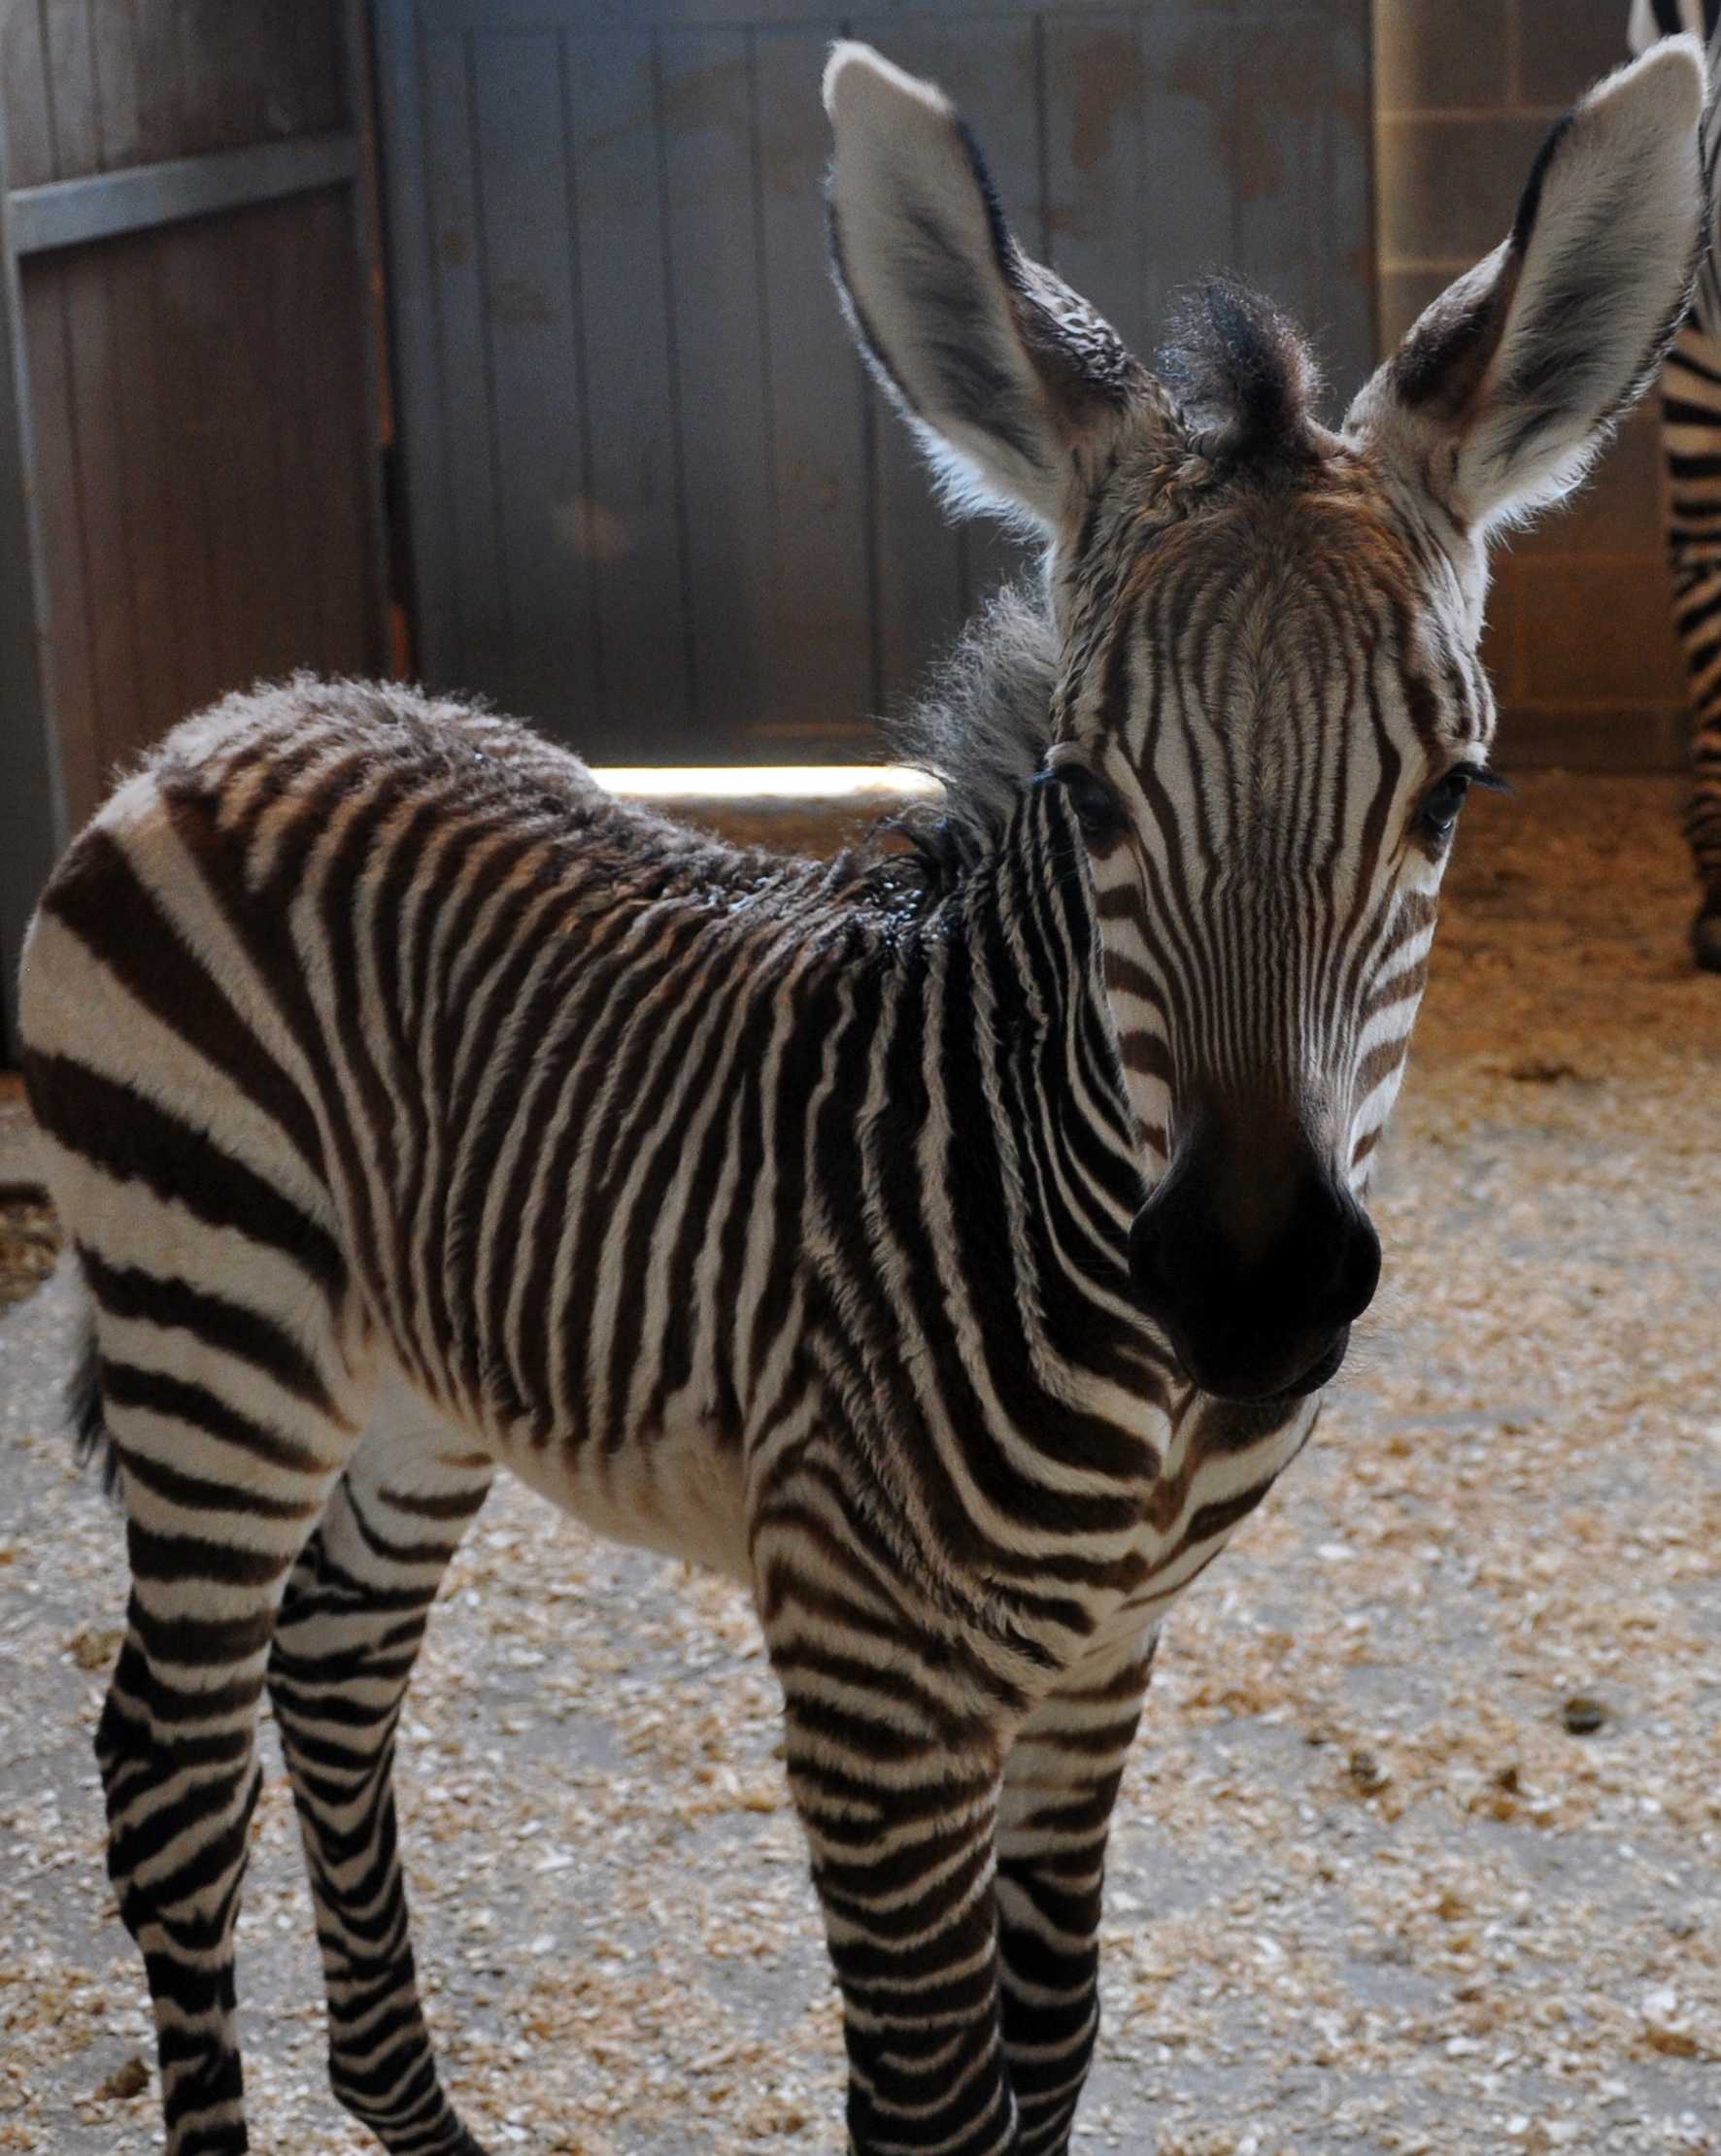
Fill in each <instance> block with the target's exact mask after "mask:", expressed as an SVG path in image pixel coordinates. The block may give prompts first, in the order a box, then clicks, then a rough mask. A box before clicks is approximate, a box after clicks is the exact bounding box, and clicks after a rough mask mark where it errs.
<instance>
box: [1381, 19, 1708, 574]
mask: <svg viewBox="0 0 1721 2156" xmlns="http://www.w3.org/2000/svg"><path fill="white" fill-rule="evenodd" d="M1703 103H1704V59H1703V48H1702V47H1701V45H1700V44H1699V43H1698V41H1697V39H1696V38H1692V37H1679V38H1669V39H1667V40H1665V41H1664V42H1663V43H1661V44H1660V45H1657V46H1655V47H1654V48H1653V49H1652V50H1651V51H1649V52H1647V53H1646V54H1645V55H1644V56H1643V58H1641V59H1640V60H1637V61H1636V62H1634V63H1633V64H1632V65H1631V66H1629V67H1624V68H1621V69H1620V70H1619V71H1618V72H1617V73H1616V74H1613V75H1611V76H1609V77H1608V78H1607V80H1606V81H1605V82H1603V83H1602V84H1599V85H1598V86H1597V87H1596V88H1595V89H1593V90H1592V91H1591V92H1590V93H1589V95H1588V96H1587V97H1585V98H1583V99H1582V100H1581V101H1580V102H1579V103H1578V104H1577V105H1576V106H1574V107H1573V108H1572V110H1571V111H1570V112H1569V113H1568V114H1567V116H1566V118H1564V119H1562V120H1561V121H1560V122H1559V124H1558V125H1557V126H1556V127H1555V129H1554V131H1553V133H1552V134H1551V135H1550V136H1549V137H1548V139H1547V141H1546V143H1545V144H1544V145H1543V147H1542V150H1541V153H1540V155H1539V156H1538V157H1537V158H1536V161H1535V168H1534V169H1533V171H1532V172H1531V175H1530V182H1529V185H1527V186H1526V188H1525V190H1524V196H1523V200H1522V201H1521V202H1520V203H1519V205H1518V214H1517V218H1516V219H1515V220H1514V222H1513V225H1512V229H1511V232H1510V234H1509V235H1508V237H1507V238H1506V239H1505V240H1503V241H1502V244H1501V245H1500V246H1499V247H1498V248H1497V249H1496V250H1495V252H1494V253H1492V254H1490V255H1489V256H1488V258H1487V259H1486V260H1485V261H1483V262H1479V263H1478V264H1477V265H1476V267H1475V268H1474V269H1473V270H1470V271H1469V272H1468V274H1467V275H1466V276H1464V277H1461V278H1460V279H1459V280H1458V282H1457V283H1456V284H1455V285H1453V286H1450V288H1449V289H1448V290H1447V291H1446V292H1445V293H1444V294H1443V295H1442V296H1441V297H1440V298H1439V299H1437V300H1435V301H1434V305H1433V306H1432V307H1430V308H1429V309H1428V311H1427V313H1426V314H1424V315H1423V316H1422V318H1421V320H1419V321H1417V322H1416V323H1415V325H1414V326H1413V327H1412V329H1411V330H1410V332H1409V334H1408V335H1407V336H1406V338H1405V339H1404V342H1403V344H1402V345H1401V346H1400V349H1399V351H1398V353H1397V354H1396V355H1395V356H1394V357H1393V358H1391V359H1389V360H1388V361H1387V363H1386V364H1385V365H1384V366H1383V367H1382V368H1381V369H1380V370H1379V372H1378V373H1377V374H1376V375H1375V376H1374V378H1373V380H1372V381H1371V382H1369V384H1368V385H1367V387H1366V388H1365V389H1364V390H1363V392H1362V393H1361V395H1360V396H1359V397H1358V398H1357V400H1356V402H1355V403H1354V404H1353V405H1352V407H1351V409H1350V413H1349V415H1348V417H1347V419H1346V421H1345V432H1346V434H1347V435H1348V436H1349V437H1351V438H1352V439H1353V440H1357V441H1360V442H1363V443H1367V444H1368V445H1369V446H1371V447H1376V448H1380V449H1383V450H1384V451H1385V452H1386V453H1387V455H1389V456H1390V457H1391V458H1392V460H1393V461H1394V462H1395V463H1397V464H1398V465H1399V467H1400V471H1403V472H1406V473H1407V474H1408V475H1413V476H1414V479H1415V480H1416V482H1417V483H1418V484H1419V485H1420V486H1421V487H1422V488H1425V489H1426V490H1427V491H1428V492H1430V493H1432V494H1433V495H1434V497H1435V499H1436V500H1438V501H1439V502H1441V503H1442V505H1443V506H1444V507H1445V508H1446V509H1448V510H1449V511H1450V512H1451V513H1452V514H1453V515H1454V516H1455V517H1456V518H1457V519H1458V521H1459V522H1461V523H1463V524H1465V525H1467V526H1468V527H1469V528H1470V529H1472V530H1474V531H1476V532H1477V533H1478V534H1480V533H1482V532H1484V531H1485V530H1486V529H1487V527H1488V526H1489V525H1491V524H1500V523H1504V522H1510V521H1512V520H1514V519H1517V518H1522V517H1526V516H1528V515H1530V514H1531V513H1532V512H1533V511H1535V510H1536V509H1538V508H1541V507H1542V506H1543V505H1545V504H1546V503H1549V502H1552V501H1557V500H1558V499H1559V497H1560V496H1561V495H1562V494H1564V493H1566V492H1568V491H1569V489H1570V488H1572V487H1574V486H1575V485H1576V484H1577V482H1578V481H1579V480H1580V479H1581V478H1582V477H1583V475H1584V472H1585V470H1586V469H1587V468H1588V465H1589V462H1590V459H1591V458H1592V457H1593V456H1594V455H1595V454H1596V452H1597V451H1598V450H1599V449H1600V448H1601V447H1602V446H1603V443H1604V442H1605V441H1606V439H1607V436H1608V433H1609V431H1610V429H1611V426H1612V423H1613V421H1615V420H1616V419H1617V418H1618V417H1619V415H1620V414H1621V413H1622V412H1623V411H1624V410H1625V409H1626V408H1627V407H1628V406H1629V405H1630V404H1631V403H1632V402H1633V400H1634V399H1635V398H1636V397H1637V395H1638V394H1639V393H1640V392H1641V391H1642V390H1643V389H1644V388H1645V387H1647V385H1648V384H1649V382H1650V381H1651V379H1652V378H1653V376H1654V373H1655V370H1656V368H1657V366H1659V364H1660V363H1661V359H1662V355H1663V354H1664V353H1665V352H1666V350H1667V348H1668V345H1669V343H1670V340H1671V338H1672V335H1673V332H1674V330H1675V329H1676V328H1677V327H1678V324H1679V320H1680V318H1681V317H1682V316H1683V314H1684V312H1685V309H1686V307H1687V306H1688V305H1689V303H1690V297H1691V288H1692V280H1693V277H1694V275H1695V271H1696V266H1697V261H1698V256H1699V251H1700V247H1701V244H1702V241H1703V238H1704V231H1705V229H1706V215H1705V211H1706V203H1705V199H1704V179H1703V170H1702V157H1701V145H1700V142H1699V133H1698V128H1699V121H1700V118H1701V117H1702V112H1703Z"/></svg>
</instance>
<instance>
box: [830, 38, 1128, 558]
mask: <svg viewBox="0 0 1721 2156" xmlns="http://www.w3.org/2000/svg"><path fill="white" fill-rule="evenodd" d="M825 109H826V111H827V113H828V114H829V115H830V120H831V126H832V128H833V129H834V131H835V136H836V157H835V161H834V163H833V164H832V166H831V173H830V183H829V197H828V199H829V208H830V248H831V255H832V259H833V262H834V266H835V270H836V279H837V286H838V289H839V291H840V292H841V294H842V299H843V304H844V308H845V310H846V312H847V314H848V317H849V321H850V324H851V326H852V327H853V329H854V332H855V336H856V339H857V341H858V342H859V344H860V346H861V351H862V353H863V354H865V356H866V358H867V360H868V361H869V362H870V364H871V366H872V370H873V372H874V373H875V374H876V375H877V377H878V379H879V381H880V382H881V383H882V384H883V386H884V387H885V388H886V389H887V390H888V391H889V392H890V394H891V395H892V397H893V398H894V400H895V402H896V403H897V404H898V405H899V406H900V407H901V410H902V412H903V414H904V415H905V417H906V418H907V420H908V421H909V423H910V425H911V426H912V427H913V428H914V431H915V433H916V434H917V435H918V436H919V437H920V440H921V443H922V446H923V447H924V448H925V449H926V451H927V453H928V456H929V457H930V458H931V460H932V463H933V465H934V467H935V468H936V469H937V470H938V472H939V474H940V476H941V477H942V478H943V480H944V482H945V484H946V485H947V487H948V488H949V489H950V492H951V494H952V496H953V497H954V498H955V500H956V501H957V502H958V503H959V504H960V505H962V506H963V507H983V508H990V509H993V510H995V511H998V512H1000V513H1002V514H1003V515H1005V516H1007V517H1014V518H1018V519H1023V520H1026V521H1028V522H1031V523H1035V524H1038V525H1039V526H1041V527H1042V528H1044V529H1046V530H1055V529H1056V528H1057V527H1058V525H1059V524H1060V523H1061V522H1062V521H1063V516H1064V514H1065V513H1066V509H1067V504H1068V499H1069V475H1070V455H1071V453H1072V451H1074V450H1076V449H1077V448H1078V447H1079V445H1080V443H1081V442H1082V440H1083V439H1084V438H1085V437H1086V436H1088V435H1089V434H1090V433H1092V432H1093V431H1094V430H1095V429H1096V428H1097V426H1099V425H1101V424H1103V421H1104V420H1105V419H1106V417H1107V416H1108V415H1116V414H1119V413H1121V412H1123V411H1124V410H1125V409H1127V407H1128V404H1129V399H1130V387H1131V384H1132V383H1133V382H1134V381H1135V380H1137V379H1138V378H1139V377H1140V375H1141V370H1140V368H1139V367H1138V366H1137V364H1136V362H1135V361H1134V360H1132V359H1131V358H1130V356H1129V354H1127V353H1126V352H1125V350H1124V348H1123V346H1122V345H1121V344H1120V343H1119V341H1118V338H1117V336H1116V334H1115V332H1114V331H1113V330H1112V329H1111V328H1110V327H1109V326H1108V324H1106V323H1105V322H1103V321H1101V320H1100V319H1099V317H1098V316H1097V315H1096V314H1095V313H1094V311H1093V310H1092V309H1091V308H1090V307H1089V306H1088V305H1087V304H1086V302H1085V301H1083V300H1081V299H1078V298H1077V296H1076V295H1075V293H1074V292H1072V291H1071V290H1070V289H1069V287H1068V286H1066V285H1064V284H1063V283H1062V282H1061V281H1060V280H1059V279H1058V278H1056V277H1054V276H1053V275H1052V273H1051V272H1050V271H1049V270H1044V269H1041V268H1040V267H1039V266H1038V264H1037V263H1034V262H1030V261H1029V259H1028V257H1027V256H1026V255H1025V254H1024V253H1022V251H1021V249H1020V248H1019V247H1018V246H1017V245H1016V242H1015V241H1014V239H1012V237H1011V236H1010V233H1009V230H1008V228H1007V227H1006V225H1005V223H1004V219H1003V214H1002V212H1001V211H1000V210H999V208H998V203H997V197H996V195H995V193H994V191H993V185H992V181H991V179H990V177H989V176H988V174H987V170H986V167H985V165H984V163H983V162H982V161H981V156H980V152H979V149H978V147H977V146H976V144H975V142H974V139H973V137H972V136H971V135H970V134H969V132H968V130H967V128H966V127H965V126H964V125H963V123H962V118H961V117H960V116H959V115H958V113H957V112H956V110H955V108H954V107H953V106H952V104H951V103H950V100H949V99H948V98H947V97H946V96H945V95H944V93H943V92H942V91H941V90H939V89H938V88H936V87H935V86H934V85H933V84H930V83H924V82H921V81H920V80H919V79H918V78H917V77H915V76H912V75H905V74H904V73H903V72H902V70H901V69H900V68H898V67H893V66H892V64H891V62H890V61H889V60H887V59H885V58H883V57H882V56H881V55H880V54H879V53H877V52H875V51H873V50H872V48H871V47H870V46H866V45H857V44H853V43H850V42H848V41H846V40H845V41H844V42H842V43H840V44H838V45H837V46H835V47H834V48H833V50H832V51H831V55H830V61H829V64H828V66H827V68H826V71H825Z"/></svg>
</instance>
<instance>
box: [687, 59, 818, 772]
mask: <svg viewBox="0 0 1721 2156" xmlns="http://www.w3.org/2000/svg"><path fill="white" fill-rule="evenodd" d="M750 45H751V40H750V38H749V36H748V34H747V32H746V31H744V30H713V31H697V30H688V31H675V32H670V33H666V34H665V35H664V36H663V38H662V39H661V41H660V43H659V48H658V96H659V100H660V110H661V122H660V124H661V134H660V138H659V139H660V142H661V145H662V180H663V255H664V264H665V270H666V274H667V279H668V289H669V294H670V300H671V311H672V319H673V328H674V364H675V373H676V392H677V394H676V405H677V413H678V421H679V426H680V432H681V463H682V485H683V489H684V497H685V515H686V589H687V604H688V612H689V624H688V625H689V631H690V637H689V641H690V646H691V653H692V661H691V670H692V724H693V731H694V739H695V744H696V750H697V754H698V756H699V757H700V758H707V757H709V758H714V759H717V760H723V759H725V758H732V757H737V756H739V755H740V754H741V753H742V750H743V746H744V742H745V737H746V733H747V730H748V728H749V727H750V726H752V725H754V724H757V722H758V719H759V712H760V710H761V709H762V708H763V706H764V703H765V700H766V698H767V696H768V694H769V692H770V687H771V651H772V645H773V641H774V635H775V622H774V616H775V611H776V609H775V601H774V595H773V590H772V585H773V573H772V572H773V566H774V556H775V547H774V544H773V537H774V528H775V500H774V494H775V472H774V469H773V464H772V456H771V421H770V409H769V406H770V394H771V387H772V384H771V380H770V366H771V361H770V358H769V357H768V356H767V353H766V349H765V342H764V336H763V322H762V315H761V295H760V290H759V223H758V212H757V197H756V186H757V183H758V177H759V175H758V169H757V145H756V141H755V134H754V119H753V114H754V102H753V86H752V79H751V76H752V70H751V51H750ZM775 357H776V363H777V365H778V366H779V367H782V366H785V365H788V364H792V363H793V353H792V352H781V351H780V352H779V353H778V354H776V355H775Z"/></svg>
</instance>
